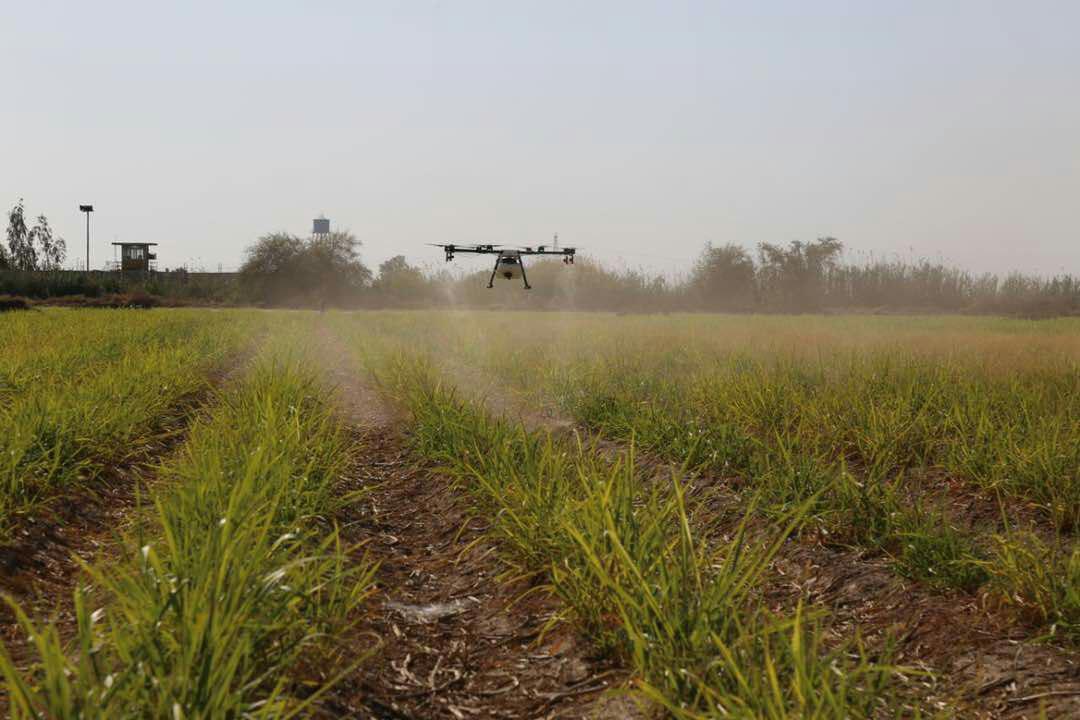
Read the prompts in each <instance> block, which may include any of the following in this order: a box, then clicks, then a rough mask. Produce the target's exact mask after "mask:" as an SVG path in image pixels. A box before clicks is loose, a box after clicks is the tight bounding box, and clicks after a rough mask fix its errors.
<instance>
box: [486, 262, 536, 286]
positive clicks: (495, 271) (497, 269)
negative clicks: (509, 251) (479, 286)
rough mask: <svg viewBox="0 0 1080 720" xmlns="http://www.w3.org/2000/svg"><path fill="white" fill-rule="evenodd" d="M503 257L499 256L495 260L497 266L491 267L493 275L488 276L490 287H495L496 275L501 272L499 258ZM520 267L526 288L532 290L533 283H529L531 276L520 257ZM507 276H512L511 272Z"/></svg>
mask: <svg viewBox="0 0 1080 720" xmlns="http://www.w3.org/2000/svg"><path fill="white" fill-rule="evenodd" d="M501 259H502V258H497V259H496V260H495V267H494V268H492V269H491V277H489V278H488V289H491V288H493V287H495V275H496V274H497V273H498V272H499V260H501ZM518 267H520V268H521V279H522V281H523V282H524V283H525V289H526V290H532V285H530V284H529V277H528V275H526V274H525V263H524V262H523V261H522V260H521V259H520V258H519V259H518ZM507 277H510V276H509V274H508V275H507Z"/></svg>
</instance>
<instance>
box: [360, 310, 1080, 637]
mask: <svg viewBox="0 0 1080 720" xmlns="http://www.w3.org/2000/svg"><path fill="white" fill-rule="evenodd" d="M379 323H381V324H379ZM1076 325H1077V324H1076V323H1075V321H1058V322H1055V323H1046V324H1043V323H1030V322H1019V321H1005V320H989V319H980V320H972V319H968V318H962V319H961V318H937V319H926V318H918V319H908V318H872V317H871V318H855V319H852V318H835V319H834V318H791V319H785V318H753V317H742V318H740V317H729V318H724V317H693V316H690V317H666V318H615V317H612V316H582V317H580V318H573V319H569V320H568V319H567V318H565V317H564V316H559V317H555V316H545V315H542V314H541V315H533V316H528V315H514V316H499V315H462V316H457V315H455V314H450V313H447V314H445V315H443V316H434V317H433V316H431V315H426V316H425V315H413V316H403V315H385V316H383V317H382V318H381V319H378V320H376V328H375V332H377V333H378V335H379V336H381V337H383V338H384V339H383V343H384V344H389V345H394V344H395V343H396V345H397V346H398V347H400V348H402V349H404V350H407V351H408V352H409V353H412V354H417V353H420V352H427V353H428V355H429V356H430V357H432V358H433V359H434V362H435V363H436V367H437V369H438V371H439V372H440V373H441V375H442V376H443V377H444V378H446V379H448V381H449V382H453V383H455V384H456V385H457V386H458V387H460V388H461V389H462V390H463V391H464V392H466V393H469V394H471V395H472V396H475V397H480V396H482V397H483V398H484V399H485V400H486V401H487V402H488V404H489V405H491V404H494V405H495V406H499V407H503V408H504V409H505V408H510V409H511V410H512V413H511V414H516V413H525V414H529V415H532V416H538V415H541V414H544V413H547V414H554V415H556V416H562V417H569V418H571V419H572V420H574V421H575V422H576V423H577V424H578V425H579V426H581V427H584V428H587V429H589V430H590V431H594V432H598V433H600V434H601V435H603V436H604V437H607V438H614V439H618V440H621V441H623V442H624V443H633V444H635V445H636V446H637V447H639V448H642V449H643V450H647V451H648V452H649V453H650V454H652V455H654V456H659V457H662V458H664V459H667V460H671V461H674V462H676V463H677V464H679V465H681V466H683V467H685V468H688V469H691V470H693V472H694V474H696V475H698V476H699V477H701V476H704V477H706V478H710V479H713V480H719V481H722V482H724V483H725V485H727V486H728V487H730V488H733V489H735V490H737V491H739V492H740V493H741V494H742V495H743V497H744V499H745V502H746V503H747V504H749V503H751V502H754V503H756V507H757V508H758V511H759V512H763V513H766V514H770V515H780V516H782V515H784V514H785V513H789V512H791V511H792V510H793V509H794V508H800V507H804V506H806V512H807V516H808V517H807V519H808V521H809V522H811V523H812V525H813V526H814V527H815V528H816V529H817V530H818V531H823V532H824V533H827V536H828V537H829V538H830V541H831V542H834V543H842V544H857V545H861V546H864V547H867V546H868V547H872V548H875V549H877V550H879V551H882V552H885V553H887V554H888V555H889V556H891V557H892V558H893V560H894V563H895V566H896V568H897V570H898V571H899V572H900V573H902V574H903V575H906V576H908V577H913V578H917V579H919V580H920V581H922V582H924V583H926V584H927V585H929V586H930V587H932V588H939V589H951V588H959V589H962V590H964V591H968V592H972V591H975V590H977V589H985V590H989V591H990V593H991V594H992V596H993V597H994V598H995V599H996V600H997V601H999V602H1002V603H1005V604H1009V605H1012V606H1015V607H1016V608H1017V609H1018V610H1019V612H1020V613H1021V614H1022V615H1024V616H1026V617H1027V618H1028V619H1029V620H1030V621H1032V622H1033V623H1034V624H1036V625H1039V626H1044V627H1048V628H1052V629H1053V630H1054V631H1055V632H1058V633H1062V634H1066V635H1072V636H1077V637H1080V546H1078V545H1077V542H1076V539H1075V537H1076V535H1075V533H1076V531H1077V530H1078V529H1080V525H1078V523H1080V364H1078V358H1080V343H1078V342H1077V337H1078V334H1077V333H1076V330H1077V327H1076ZM353 332H358V331H357V330H356V329H354V330H353ZM361 334H363V333H361ZM372 335H373V334H372ZM979 493H983V496H982V498H981V500H980V498H979ZM995 498H996V499H997V500H996V501H995ZM972 501H979V502H982V504H983V505H987V506H989V508H990V511H989V512H990V520H989V521H987V520H985V519H982V518H968V517H964V516H963V513H962V512H961V513H958V512H957V511H956V508H957V507H964V506H965V505H967V504H969V503H970V502H972ZM807 503H809V505H807ZM1033 513H1034V518H1035V519H1034V520H1033V519H1032V515H1033ZM995 514H996V515H997V516H998V519H997V520H996V521H995V520H994V515H995ZM1039 517H1041V518H1043V521H1041V522H1035V520H1037V519H1038V518H1039Z"/></svg>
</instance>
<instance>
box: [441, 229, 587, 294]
mask: <svg viewBox="0 0 1080 720" xmlns="http://www.w3.org/2000/svg"><path fill="white" fill-rule="evenodd" d="M435 247H441V248H442V249H443V250H444V251H446V262H450V261H451V260H453V259H454V255H455V254H456V253H470V254H473V255H495V256H496V257H495V268H494V269H493V270H492V271H491V277H490V278H488V287H489V288H491V287H495V284H494V283H495V278H496V277H501V278H503V279H504V280H514V279H516V278H519V277H520V278H521V280H522V282H523V283H524V284H525V289H526V290H531V289H532V286H531V285H529V277H528V275H526V274H525V256H526V255H561V256H562V259H563V264H565V265H573V264H574V254H575V253H576V252H577V249H576V248H572V247H570V248H560V247H559V236H558V235H556V236H555V246H554V247H548V246H547V245H539V246H537V247H519V248H508V247H506V246H505V245H435Z"/></svg>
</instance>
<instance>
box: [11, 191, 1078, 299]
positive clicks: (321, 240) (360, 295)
mask: <svg viewBox="0 0 1080 720" xmlns="http://www.w3.org/2000/svg"><path fill="white" fill-rule="evenodd" d="M7 220H8V226H7V232H6V240H7V242H6V245H0V271H7V272H0V294H22V295H27V296H30V297H54V296H63V295H72V294H85V295H91V296H93V295H100V294H103V293H114V292H125V291H141V292H149V293H152V294H158V293H160V294H162V295H166V296H169V297H172V296H174V295H175V296H176V297H177V298H179V299H181V300H190V301H198V302H218V303H227V304H260V305H269V306H290V307H327V306H332V307H391V308H424V307H444V306H454V307H472V308H506V309H568V310H596V311H616V312H656V311H660V312H682V311H688V312H693V311H711V312H822V311H832V310H871V311H885V312H982V313H1001V314H1020V315H1029V316H1053V315H1069V314H1080V277H1077V276H1073V275H1058V276H1055V277H1041V276H1037V275H1030V274H1022V273H1010V274H1008V275H1006V276H1004V277H1002V276H998V275H995V274H990V273H987V274H975V273H971V272H968V271H965V270H963V269H960V268H956V267H952V266H948V265H945V264H943V263H940V262H931V261H929V260H916V261H910V260H885V259H876V260H874V259H871V260H869V261H866V262H863V263H853V262H850V261H848V260H846V259H845V255H844V252H845V249H846V248H845V245H844V243H842V242H841V241H840V240H838V239H836V238H832V237H823V238H817V239H815V240H811V241H793V242H790V243H788V244H786V245H780V244H772V243H760V244H758V245H757V247H756V248H755V250H754V251H750V250H748V249H746V248H744V247H742V246H739V245H734V244H726V245H719V246H714V245H711V244H707V245H705V247H704V248H702V250H701V252H700V253H699V255H698V256H697V258H696V260H695V262H694V264H693V266H692V268H691V269H690V270H689V272H688V273H687V275H686V276H684V277H682V278H678V279H671V278H667V277H664V276H662V275H657V274H653V273H649V272H647V271H643V270H632V269H631V270H615V269H611V268H610V267H607V266H605V265H603V264H601V263H599V262H597V261H595V260H590V259H589V258H587V257H581V256H579V257H578V261H577V264H575V265H574V266H572V267H569V268H567V267H565V266H563V264H562V263H561V262H558V261H553V260H547V261H545V260H538V261H536V262H531V263H530V264H529V266H528V272H529V278H530V281H531V283H532V285H533V289H532V290H530V291H528V292H524V291H522V290H520V289H519V288H518V287H514V288H513V291H512V292H507V291H506V290H508V289H510V288H506V287H503V283H502V282H500V284H499V285H498V286H497V287H499V288H500V289H499V290H494V291H492V290H489V289H487V277H488V274H489V273H490V270H486V269H485V270H478V271H475V272H465V273H461V272H457V273H455V272H450V271H448V270H437V271H426V270H424V269H422V268H419V267H417V266H414V265H411V264H410V263H409V262H408V261H407V260H406V259H405V257H404V256H401V255H399V256H397V257H393V258H390V259H389V260H387V261H385V262H383V263H381V264H380V265H379V267H378V268H377V269H376V270H374V271H373V270H372V269H370V268H369V267H368V266H367V265H365V264H364V263H363V261H362V260H361V257H360V242H359V241H358V240H357V238H356V237H355V236H354V235H352V234H351V233H348V232H333V233H330V234H327V235H319V236H310V237H300V236H296V235H292V234H290V233H285V232H275V233H269V234H266V235H264V236H262V237H260V238H258V240H256V242H254V243H253V244H252V245H250V246H249V247H248V248H247V249H246V250H245V256H244V263H243V265H242V267H241V268H240V272H239V274H238V279H237V281H236V282H235V283H233V282H230V283H220V284H206V285H200V286H199V287H196V288H192V287H190V285H191V283H189V282H182V280H184V279H183V278H181V279H180V280H177V282H163V281H162V278H161V277H151V278H131V279H128V278H124V277H121V276H117V277H115V278H107V279H102V278H89V277H84V276H82V275H81V274H79V273H60V272H55V271H57V270H58V269H59V268H60V267H61V266H62V264H63V261H64V258H65V255H66V250H67V248H66V245H65V243H64V240H63V238H60V237H57V236H56V235H55V234H54V233H53V231H52V229H51V227H50V226H49V222H48V219H47V218H46V217H45V216H44V215H39V216H38V217H37V219H36V221H34V223H33V225H28V223H27V219H26V211H25V208H24V204H23V201H22V200H20V201H19V202H18V203H17V204H16V205H15V206H14V207H13V208H12V209H11V210H10V211H9V212H8V213H7ZM28 271H37V272H28ZM159 275H162V274H159ZM69 276H70V277H69ZM76 276H77V277H76ZM515 282H516V281H515Z"/></svg>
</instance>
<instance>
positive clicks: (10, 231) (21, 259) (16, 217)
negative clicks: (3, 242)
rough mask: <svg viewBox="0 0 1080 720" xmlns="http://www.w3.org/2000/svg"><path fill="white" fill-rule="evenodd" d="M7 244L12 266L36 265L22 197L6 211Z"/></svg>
mask: <svg viewBox="0 0 1080 720" xmlns="http://www.w3.org/2000/svg"><path fill="white" fill-rule="evenodd" d="M7 244H8V253H9V257H10V260H9V262H10V263H11V267H12V268H14V269H15V270H34V269H35V268H36V267H37V253H36V252H35V251H34V242H33V238H31V237H30V231H29V230H28V229H27V227H26V213H25V210H24V209H23V200H22V198H19V202H17V203H16V204H15V207H13V208H11V210H10V211H9V212H8V227H7Z"/></svg>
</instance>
